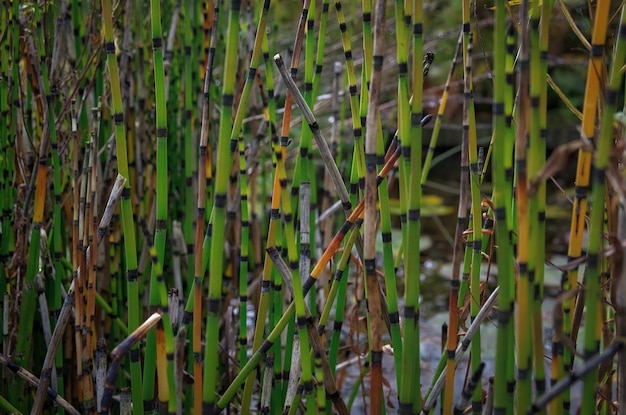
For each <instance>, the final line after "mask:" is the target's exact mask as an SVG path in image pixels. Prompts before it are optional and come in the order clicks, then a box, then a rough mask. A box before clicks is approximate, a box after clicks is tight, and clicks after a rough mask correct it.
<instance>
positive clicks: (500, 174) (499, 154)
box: [491, 1, 514, 415]
mask: <svg viewBox="0 0 626 415" xmlns="http://www.w3.org/2000/svg"><path fill="white" fill-rule="evenodd" d="M495 6H496V10H495V27H494V32H493V37H494V101H493V136H494V140H493V157H492V159H491V160H492V177H493V179H492V180H493V185H494V189H493V196H492V198H493V204H494V214H495V219H496V224H495V232H496V244H497V245H498V255H497V261H498V270H499V278H498V286H499V287H500V294H499V296H498V332H497V337H496V353H497V354H496V356H497V359H496V367H495V376H496V378H497V379H506V378H507V371H508V367H509V363H508V362H509V361H510V360H512V359H513V358H514V357H513V347H512V346H513V345H512V344H511V343H510V341H509V327H512V326H513V304H514V302H513V301H514V296H513V289H514V284H513V281H514V278H513V264H512V262H511V254H512V250H511V239H510V233H509V228H508V221H507V216H508V215H510V212H509V211H508V210H507V194H506V192H505V189H506V188H507V181H506V159H507V158H510V157H511V154H508V155H507V151H506V150H507V145H506V131H505V130H506V120H505V114H504V107H505V104H504V101H505V98H504V94H505V78H506V74H505V70H506V68H505V48H506V42H505V39H506V36H505V33H506V27H505V25H506V22H505V17H506V4H505V2H504V1H499V2H497V3H496V5H495ZM507 389H508V387H507V383H506V382H503V381H499V382H494V411H497V413H501V414H509V415H510V414H512V411H511V410H510V409H512V407H511V406H510V405H508V404H507V401H510V395H509V391H508V390H507Z"/></svg>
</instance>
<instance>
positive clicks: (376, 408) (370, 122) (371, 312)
mask: <svg viewBox="0 0 626 415" xmlns="http://www.w3.org/2000/svg"><path fill="white" fill-rule="evenodd" d="M385 6H386V1H385V0H378V1H377V2H376V8H375V14H374V55H373V72H372V79H371V82H370V94H369V102H368V113H367V121H366V122H367V124H366V129H365V134H366V136H365V170H366V173H365V196H364V200H365V206H364V215H365V216H364V221H365V229H364V238H363V239H364V249H363V254H364V256H363V263H364V265H365V276H366V279H367V291H366V292H367V305H368V307H367V308H368V314H367V317H368V323H369V328H370V353H371V367H370V370H371V372H370V414H380V413H382V407H383V399H382V357H383V352H382V336H383V333H384V332H383V330H384V329H383V319H382V310H381V298H380V297H381V293H380V287H379V285H378V276H377V275H376V228H377V223H378V218H377V216H378V215H377V210H376V202H377V193H378V191H377V187H378V186H377V180H376V179H377V176H376V158H377V157H376V147H377V146H376V142H377V135H378V128H377V126H378V107H379V96H380V87H381V82H382V70H383V53H384V48H385V40H384V34H385Z"/></svg>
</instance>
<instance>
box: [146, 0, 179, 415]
mask: <svg viewBox="0 0 626 415" xmlns="http://www.w3.org/2000/svg"><path fill="white" fill-rule="evenodd" d="M177 14H178V13H177V12H175V13H174V18H173V19H172V20H173V22H172V24H175V22H174V21H175V20H177V18H176V16H177ZM150 22H151V29H152V30H151V37H152V50H153V57H152V61H153V65H154V90H155V104H156V200H155V203H156V229H155V234H154V248H155V249H156V255H157V258H158V262H159V263H160V264H163V263H164V257H165V240H166V234H167V216H168V203H167V202H168V187H169V178H168V140H167V108H166V99H167V97H166V94H167V85H166V78H165V68H164V64H163V38H162V30H161V4H160V2H159V1H158V0H152V1H151V2H150ZM170 34H172V32H171V31H170ZM153 263H154V258H153ZM162 278H163V276H162V275H161V276H159V275H157V270H156V269H155V267H154V265H153V267H152V269H151V277H150V294H149V298H150V301H149V302H150V306H151V308H153V309H154V308H155V307H158V306H161V307H163V306H165V310H164V316H163V317H164V318H163V321H162V323H160V324H159V328H158V329H157V331H156V333H153V332H150V333H148V336H147V342H146V351H145V353H146V354H145V361H144V376H143V380H144V385H143V396H144V401H145V402H147V403H150V402H152V401H153V400H154V381H155V377H154V373H155V367H156V372H157V377H156V379H158V381H159V397H158V399H159V402H160V403H161V404H165V402H168V411H169V412H170V413H173V412H175V411H176V399H175V397H176V395H175V394H174V393H173V392H174V390H175V383H174V362H173V360H172V359H173V354H174V339H173V332H172V325H171V321H170V319H169V313H168V311H167V290H166V289H165V287H162V286H161V284H163V281H162ZM161 291H163V292H164V293H165V294H166V296H165V300H166V303H165V304H163V292H161ZM163 333H164V334H165V336H167V339H166V340H165V344H166V353H167V356H168V358H167V360H166V362H167V365H166V364H165V361H162V360H160V359H155V353H156V352H157V344H156V343H157V340H156V337H155V336H156V335H159V334H163ZM157 360H158V364H156V363H157ZM145 409H146V410H150V409H151V408H149V407H146V408H145Z"/></svg>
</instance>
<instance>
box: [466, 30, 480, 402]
mask: <svg viewBox="0 0 626 415" xmlns="http://www.w3.org/2000/svg"><path fill="white" fill-rule="evenodd" d="M466 52H467V54H466V57H465V71H464V80H465V82H464V93H463V95H464V101H463V103H464V104H463V112H464V114H463V134H464V135H465V134H467V145H468V156H469V168H470V195H471V210H470V212H471V222H472V236H471V238H469V237H468V242H467V244H468V249H469V246H470V245H471V248H472V255H471V278H470V316H471V318H472V319H474V318H476V315H477V314H478V312H479V310H480V303H481V294H480V265H481V261H482V227H483V225H482V208H481V199H482V196H481V194H480V181H481V168H480V161H479V159H478V144H477V142H476V114H475V110H474V99H473V81H472V58H473V56H472V55H473V35H472V34H471V33H470V36H469V42H468V45H467V51H466ZM464 141H465V140H464ZM480 340H481V339H480V329H479V332H478V336H476V338H475V339H474V341H473V342H472V354H471V367H472V368H471V370H472V372H474V373H477V372H478V371H479V368H480V365H481V362H482V359H481V342H480ZM472 411H473V413H474V414H480V413H481V412H482V390H481V389H476V390H474V396H473V399H472Z"/></svg>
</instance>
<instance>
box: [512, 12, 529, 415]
mask: <svg viewBox="0 0 626 415" xmlns="http://www.w3.org/2000/svg"><path fill="white" fill-rule="evenodd" d="M528 6H529V2H528V1H523V2H522V7H520V12H519V16H520V20H521V30H520V32H521V33H520V40H519V43H520V56H519V67H518V74H517V75H518V77H517V85H518V95H517V103H516V105H517V119H516V136H515V167H516V170H515V174H516V180H517V182H516V188H515V190H516V200H515V201H516V208H517V209H516V211H517V235H518V244H517V262H518V264H519V276H518V280H517V286H516V299H517V302H516V308H517V321H516V326H517V332H516V336H515V343H516V346H517V353H516V354H517V368H518V369H517V383H516V395H515V412H516V413H520V414H521V413H525V412H526V410H527V408H528V406H529V404H530V401H531V397H532V389H531V386H532V385H531V377H532V373H531V369H532V366H531V363H532V360H531V359H532V349H531V346H532V343H531V340H532V339H531V331H530V330H531V324H530V323H531V319H529V318H528V316H529V315H530V312H531V308H530V307H531V302H530V300H531V291H530V280H529V275H528V261H529V255H530V252H529V251H530V239H529V236H530V229H529V212H528V195H527V191H526V190H527V184H528V180H527V165H526V163H527V130H528V119H529V112H530V96H529V76H530V73H529V28H528Z"/></svg>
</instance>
